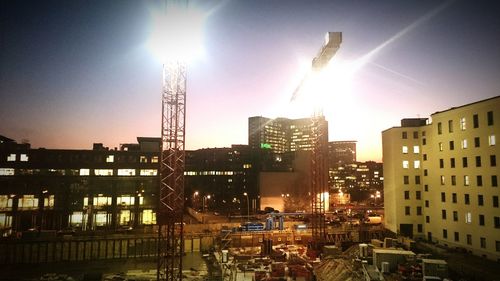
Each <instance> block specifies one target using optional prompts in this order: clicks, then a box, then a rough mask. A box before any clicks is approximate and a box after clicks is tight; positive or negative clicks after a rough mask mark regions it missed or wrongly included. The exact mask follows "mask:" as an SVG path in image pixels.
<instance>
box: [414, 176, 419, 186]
mask: <svg viewBox="0 0 500 281" xmlns="http://www.w3.org/2000/svg"><path fill="white" fill-rule="evenodd" d="M415 184H420V176H415Z"/></svg>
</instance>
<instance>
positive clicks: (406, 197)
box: [405, 190, 410, 200]
mask: <svg viewBox="0 0 500 281" xmlns="http://www.w3.org/2000/svg"><path fill="white" fill-rule="evenodd" d="M409 199H410V192H409V191H408V190H405V200H409Z"/></svg>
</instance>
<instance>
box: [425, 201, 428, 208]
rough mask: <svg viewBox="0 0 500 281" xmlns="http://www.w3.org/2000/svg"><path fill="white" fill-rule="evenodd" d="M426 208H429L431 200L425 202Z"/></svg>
mask: <svg viewBox="0 0 500 281" xmlns="http://www.w3.org/2000/svg"><path fill="white" fill-rule="evenodd" d="M425 207H426V208H429V200H425Z"/></svg>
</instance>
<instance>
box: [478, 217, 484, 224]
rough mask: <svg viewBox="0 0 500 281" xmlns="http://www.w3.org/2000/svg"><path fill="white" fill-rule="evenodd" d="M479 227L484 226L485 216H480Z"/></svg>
mask: <svg viewBox="0 0 500 281" xmlns="http://www.w3.org/2000/svg"><path fill="white" fill-rule="evenodd" d="M479 225H484V215H479Z"/></svg>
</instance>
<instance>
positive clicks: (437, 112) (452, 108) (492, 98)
mask: <svg viewBox="0 0 500 281" xmlns="http://www.w3.org/2000/svg"><path fill="white" fill-rule="evenodd" d="M498 98H500V96H496V97H491V98H489V99H485V100H480V101H475V102H471V103H468V104H464V105H460V106H456V107H451V108H448V109H446V110H443V111H436V112H434V113H432V114H431V116H432V115H435V114H439V113H443V112H447V111H450V110H454V109H458V108H462V107H466V106H470V105H473V104H477V103H482V102H487V101H490V100H494V99H498Z"/></svg>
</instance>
